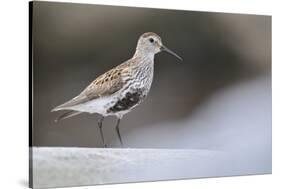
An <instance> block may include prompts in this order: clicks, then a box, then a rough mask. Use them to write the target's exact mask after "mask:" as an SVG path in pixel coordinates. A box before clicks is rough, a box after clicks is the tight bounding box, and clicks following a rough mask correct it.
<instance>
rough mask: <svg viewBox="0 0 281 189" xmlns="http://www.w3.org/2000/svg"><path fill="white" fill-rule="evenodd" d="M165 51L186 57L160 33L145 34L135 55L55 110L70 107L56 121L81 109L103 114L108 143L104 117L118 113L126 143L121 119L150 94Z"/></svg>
mask: <svg viewBox="0 0 281 189" xmlns="http://www.w3.org/2000/svg"><path fill="white" fill-rule="evenodd" d="M161 51H165V52H168V53H170V54H172V55H174V56H175V57H177V58H178V59H180V60H182V58H181V57H180V56H178V55H177V54H176V53H174V52H173V51H171V50H170V49H168V48H167V47H165V46H164V45H163V43H162V40H161V38H160V37H159V36H158V35H157V34H155V33H152V32H147V33H144V34H142V35H141V36H140V38H139V40H138V43H137V47H136V51H135V54H134V56H133V57H132V58H131V59H129V60H127V61H125V62H124V63H122V64H120V65H118V66H117V67H115V68H113V69H111V70H109V71H107V72H106V73H104V74H102V75H101V76H99V77H98V78H96V79H95V80H94V81H93V82H92V83H91V84H90V85H89V86H88V87H86V89H84V90H83V91H82V92H81V93H80V94H79V95H78V96H76V97H74V98H73V99H71V100H70V101H67V102H66V103H64V104H62V105H60V106H58V107H56V108H54V109H53V110H52V111H59V110H68V111H67V112H66V113H64V114H63V115H61V116H60V117H59V118H58V119H57V120H56V121H59V120H62V119H66V118H69V117H72V116H75V115H78V114H80V113H91V114H92V113H98V114H100V115H101V118H100V119H99V121H98V126H99V131H100V135H101V139H102V142H103V145H104V146H105V147H106V142H105V139H104V135H103V131H102V122H103V120H104V117H106V116H110V115H114V116H116V117H117V119H118V120H117V124H116V126H115V129H116V132H117V135H118V138H119V141H120V143H121V144H122V145H123V142H122V138H121V135H120V131H119V124H120V120H121V119H122V117H123V116H124V115H125V114H127V113H128V112H130V111H131V110H132V109H133V108H135V107H136V106H137V105H139V104H140V103H141V102H142V101H143V100H144V99H145V97H146V96H147V94H148V92H149V90H150V87H151V83H152V80H153V72H154V71H153V70H154V55H155V54H157V53H159V52H161Z"/></svg>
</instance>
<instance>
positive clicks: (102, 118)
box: [98, 116, 106, 147]
mask: <svg viewBox="0 0 281 189" xmlns="http://www.w3.org/2000/svg"><path fill="white" fill-rule="evenodd" d="M103 120H104V117H103V116H102V117H101V118H100V119H99V120H98V126H99V130H100V135H101V139H102V144H103V146H104V147H106V144H105V141H104V136H103V132H102V122H103Z"/></svg>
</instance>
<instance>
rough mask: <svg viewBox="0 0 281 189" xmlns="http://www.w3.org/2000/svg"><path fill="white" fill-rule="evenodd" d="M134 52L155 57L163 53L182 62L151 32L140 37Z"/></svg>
mask: <svg viewBox="0 0 281 189" xmlns="http://www.w3.org/2000/svg"><path fill="white" fill-rule="evenodd" d="M136 51H137V53H140V54H143V55H155V54H157V53H159V52H162V51H164V52H167V53H169V54H171V55H173V56H175V57H177V58H178V59H180V60H182V58H181V57H180V56H179V55H177V54H176V53H175V52H173V51H172V50H170V49H168V48H167V47H166V46H165V45H163V43H162V40H161V38H160V37H159V36H158V35H157V34H156V33H153V32H147V33H144V34H142V35H141V36H140V38H139V40H138V44H137V49H136Z"/></svg>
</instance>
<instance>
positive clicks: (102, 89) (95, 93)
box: [52, 64, 127, 111]
mask: <svg viewBox="0 0 281 189" xmlns="http://www.w3.org/2000/svg"><path fill="white" fill-rule="evenodd" d="M125 73H127V70H126V69H124V66H122V64H121V65H120V66H118V67H116V68H113V69H111V70H109V71H108V72H106V73H104V74H102V75H101V76H99V77H98V78H96V79H95V80H94V81H93V82H92V83H91V84H90V85H89V86H88V87H86V88H85V89H84V90H83V91H82V92H81V93H80V94H79V95H78V96H76V97H75V98H73V99H71V100H70V101H67V102H66V103H64V104H62V105H60V106H58V107H56V108H54V109H53V110H52V111H58V110H64V109H67V108H69V107H72V106H75V105H78V104H83V103H85V102H88V101H90V100H93V99H96V98H99V97H103V96H109V95H111V94H113V93H115V92H116V91H118V90H120V89H121V88H122V87H123V85H124V81H123V79H122V75H123V74H125Z"/></svg>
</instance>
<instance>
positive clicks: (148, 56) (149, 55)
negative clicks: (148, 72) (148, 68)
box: [133, 49, 155, 63]
mask: <svg viewBox="0 0 281 189" xmlns="http://www.w3.org/2000/svg"><path fill="white" fill-rule="evenodd" d="M154 55H155V54H154V53H153V52H146V51H144V50H141V49H137V50H136V52H135V54H134V56H133V58H134V59H138V60H146V61H149V62H151V63H153V62H154ZM137 62H139V61H137Z"/></svg>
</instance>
